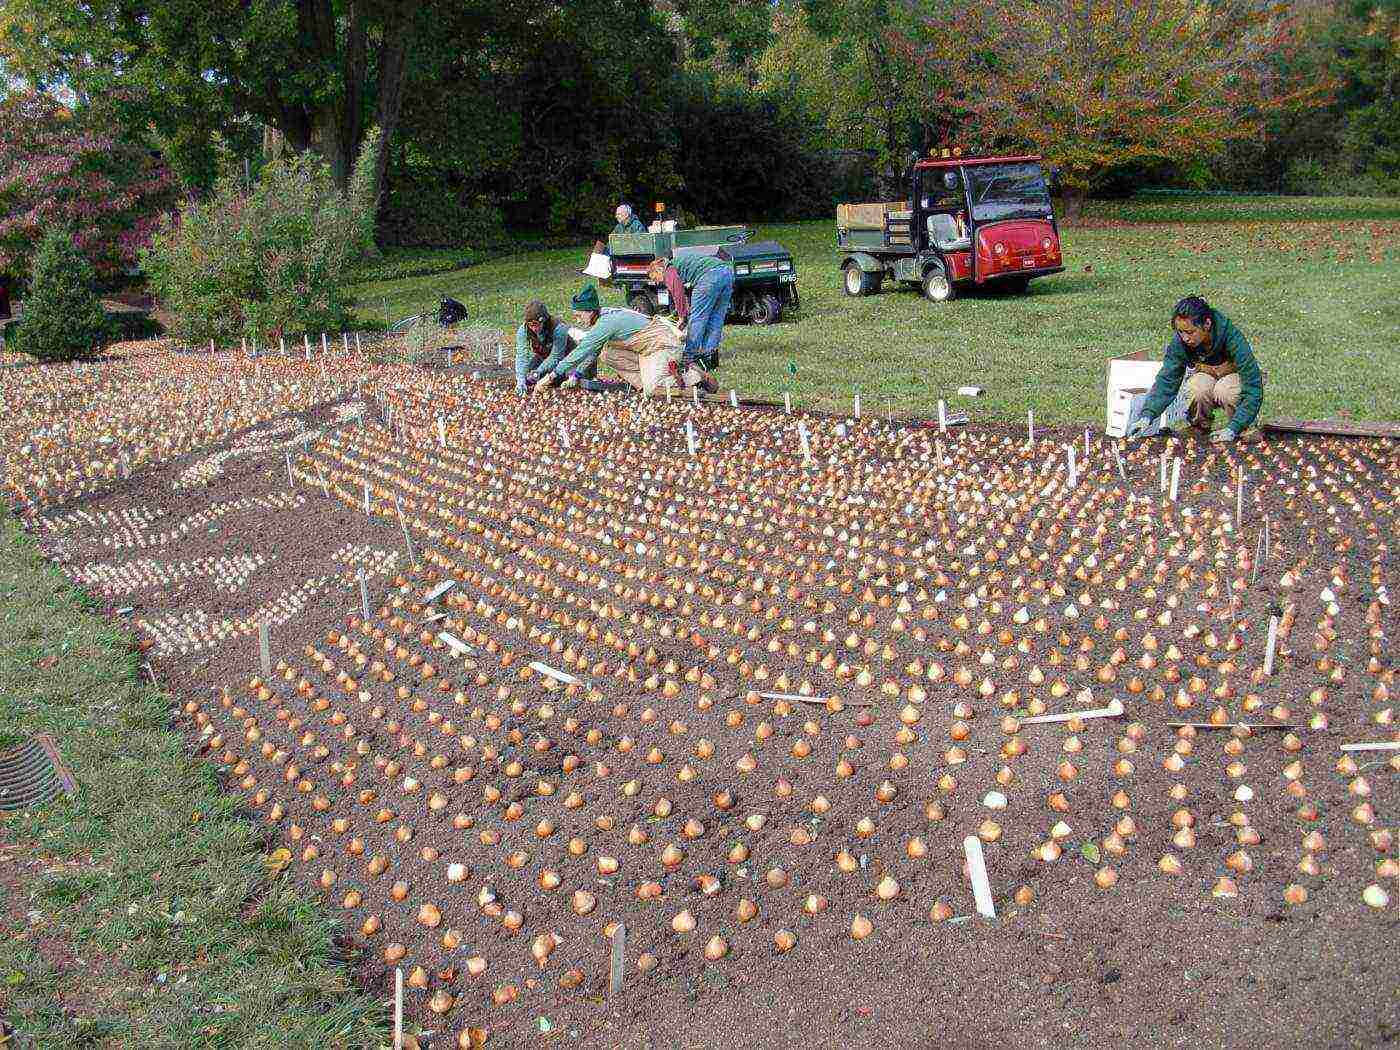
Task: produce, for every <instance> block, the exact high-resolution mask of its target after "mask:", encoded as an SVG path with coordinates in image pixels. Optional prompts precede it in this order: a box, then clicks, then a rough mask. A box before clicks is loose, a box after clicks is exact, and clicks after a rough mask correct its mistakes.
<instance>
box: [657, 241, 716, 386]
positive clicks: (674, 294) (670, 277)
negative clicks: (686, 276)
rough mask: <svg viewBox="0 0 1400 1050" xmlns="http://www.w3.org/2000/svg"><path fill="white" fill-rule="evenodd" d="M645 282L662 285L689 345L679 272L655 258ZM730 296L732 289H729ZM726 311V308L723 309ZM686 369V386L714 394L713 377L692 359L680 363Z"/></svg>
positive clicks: (685, 297) (687, 305)
mask: <svg viewBox="0 0 1400 1050" xmlns="http://www.w3.org/2000/svg"><path fill="white" fill-rule="evenodd" d="M647 280H648V281H650V282H651V283H652V284H663V285H665V286H666V294H667V296H668V297H669V298H670V300H671V306H672V308H673V309H674V311H675V314H676V319H677V320H678V321H679V322H680V325H681V327H682V328H685V329H686V332H687V340H686V342H687V345H688V344H689V338H688V336H689V331H690V328H689V325H690V296H689V294H688V293H687V292H686V287H685V281H684V280H683V279H682V278H681V275H680V271H679V270H677V269H676V268H675V267H674V266H672V265H671V261H670V260H669V259H664V258H660V257H658V258H655V259H653V260H652V261H651V265H650V266H648V267H647ZM731 294H732V288H731ZM725 309H726V310H728V309H729V308H728V306H726V307H725ZM682 364H683V366H684V367H685V368H686V369H687V371H688V373H689V374H688V375H687V377H686V385H687V386H691V385H694V384H695V383H698V384H699V385H700V386H701V387H702V388H703V389H704V390H706V391H707V392H708V393H711V394H713V393H715V392H716V391H718V390H719V383H717V382H715V378H714V376H712V375H710V373H709V372H707V371H705V369H704V368H703V367H702V366H701V365H700V363H699V362H697V361H695V360H693V359H687V360H683V361H682Z"/></svg>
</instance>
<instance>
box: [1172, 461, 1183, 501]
mask: <svg viewBox="0 0 1400 1050" xmlns="http://www.w3.org/2000/svg"><path fill="white" fill-rule="evenodd" d="M1180 488H1181V458H1180V457H1177V458H1176V459H1174V460H1172V492H1171V500H1172V502H1173V503H1175V502H1176V494H1177V491H1178V490H1179V489H1180Z"/></svg>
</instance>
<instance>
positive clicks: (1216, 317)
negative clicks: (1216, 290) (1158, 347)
mask: <svg viewBox="0 0 1400 1050" xmlns="http://www.w3.org/2000/svg"><path fill="white" fill-rule="evenodd" d="M1210 317H1211V339H1210V345H1209V346H1202V347H1200V348H1199V349H1196V350H1191V349H1189V348H1188V347H1186V346H1185V344H1183V343H1182V341H1181V337H1180V336H1177V335H1173V336H1172V341H1171V342H1170V343H1168V344H1167V351H1166V356H1165V357H1164V358H1163V360H1162V370H1161V371H1160V372H1158V373H1157V381H1156V382H1155V383H1153V384H1152V389H1151V390H1149V391H1148V393H1147V402H1146V403H1145V404H1144V405H1143V406H1142V412H1143V415H1144V416H1146V417H1147V418H1148V419H1156V418H1157V417H1158V416H1160V415H1161V414H1162V413H1163V411H1165V410H1166V407H1167V406H1168V405H1169V404H1171V402H1172V399H1173V398H1174V397H1176V395H1177V392H1178V391H1179V390H1180V389H1181V382H1182V380H1183V379H1185V378H1186V370H1187V368H1191V367H1194V366H1195V365H1197V364H1200V363H1201V362H1205V363H1206V364H1209V365H1219V364H1223V363H1224V362H1225V361H1226V360H1227V359H1228V360H1231V361H1234V362H1235V369H1236V370H1237V371H1238V372H1239V375H1240V403H1239V404H1238V405H1236V406H1235V414H1234V416H1233V417H1231V419H1230V422H1229V423H1227V424H1226V425H1227V426H1228V427H1229V428H1230V429H1231V430H1233V431H1234V432H1235V436H1236V437H1238V436H1239V435H1240V434H1241V433H1242V432H1243V431H1245V430H1247V429H1248V428H1249V426H1250V425H1251V424H1252V423H1253V422H1254V420H1255V419H1256V418H1257V417H1258V415H1259V407H1260V406H1261V405H1262V404H1263V403H1264V377H1263V375H1262V374H1261V373H1260V371H1259V362H1257V361H1256V360H1254V351H1253V349H1251V347H1250V345H1249V340H1248V339H1246V338H1245V337H1244V333H1243V332H1241V331H1240V330H1239V329H1238V328H1236V327H1235V326H1234V324H1232V323H1231V321H1230V319H1229V318H1228V317H1226V316H1225V315H1224V314H1222V313H1221V312H1220V311H1219V310H1212V311H1211V312H1210Z"/></svg>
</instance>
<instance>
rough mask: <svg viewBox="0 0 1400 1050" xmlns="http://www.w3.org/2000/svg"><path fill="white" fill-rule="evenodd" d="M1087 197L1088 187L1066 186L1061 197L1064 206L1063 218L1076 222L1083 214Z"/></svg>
mask: <svg viewBox="0 0 1400 1050" xmlns="http://www.w3.org/2000/svg"><path fill="white" fill-rule="evenodd" d="M1088 196H1089V190H1088V187H1085V186H1069V185H1066V186H1065V188H1064V192H1063V195H1062V197H1061V199H1062V200H1063V201H1064V205H1065V213H1064V218H1066V219H1068V220H1070V221H1072V222H1077V221H1078V220H1079V218H1080V217H1081V216H1082V215H1083V214H1084V201H1085V200H1087V199H1088Z"/></svg>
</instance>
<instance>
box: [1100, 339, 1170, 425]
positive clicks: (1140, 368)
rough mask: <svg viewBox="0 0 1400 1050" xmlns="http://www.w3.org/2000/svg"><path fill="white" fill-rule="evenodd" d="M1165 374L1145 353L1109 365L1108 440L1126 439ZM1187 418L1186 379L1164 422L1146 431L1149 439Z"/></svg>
mask: <svg viewBox="0 0 1400 1050" xmlns="http://www.w3.org/2000/svg"><path fill="white" fill-rule="evenodd" d="M1161 370H1162V362H1161V361H1149V360H1147V358H1146V352H1145V351H1144V352H1142V353H1138V354H1129V355H1128V356H1127V357H1115V358H1112V359H1111V360H1110V361H1109V362H1108V397H1107V405H1106V406H1105V420H1104V433H1105V434H1107V435H1108V436H1109V437H1123V436H1124V435H1125V434H1127V432H1128V426H1129V425H1130V424H1131V423H1132V422H1133V420H1134V419H1136V418H1137V417H1138V415H1139V414H1140V413H1141V412H1142V406H1143V405H1144V404H1145V403H1146V401H1147V392H1148V391H1149V390H1151V389H1152V384H1153V383H1154V382H1155V381H1156V379H1157V373H1159V372H1160V371H1161ZM1185 418H1186V382H1185V380H1184V379H1183V381H1182V384H1181V390H1180V391H1179V392H1178V393H1177V396H1176V398H1175V399H1174V400H1173V401H1172V403H1171V404H1170V405H1168V406H1167V410H1166V411H1165V412H1163V413H1162V418H1161V419H1160V420H1159V421H1158V422H1157V423H1155V424H1153V426H1152V427H1151V428H1149V429H1148V431H1147V436H1149V437H1150V436H1152V435H1153V434H1158V433H1160V432H1161V430H1162V428H1163V427H1170V426H1175V425H1176V424H1177V423H1180V422H1182V421H1183V420H1185Z"/></svg>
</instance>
